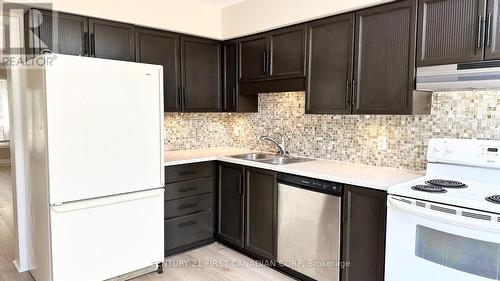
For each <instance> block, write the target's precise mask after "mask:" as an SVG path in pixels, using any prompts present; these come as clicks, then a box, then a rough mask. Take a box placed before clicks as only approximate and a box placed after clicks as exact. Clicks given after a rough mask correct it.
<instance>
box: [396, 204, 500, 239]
mask: <svg viewBox="0 0 500 281" xmlns="http://www.w3.org/2000/svg"><path fill="white" fill-rule="evenodd" d="M387 208H390V209H394V210H396V211H402V212H405V213H408V214H412V215H415V216H420V217H423V218H426V219H430V220H435V221H440V222H442V223H447V224H454V225H458V226H461V227H465V228H472V229H477V230H482V231H489V232H496V233H500V222H493V221H480V220H477V219H471V218H467V217H463V216H461V215H458V214H457V215H454V214H447V213H443V212H440V211H434V210H430V209H428V208H423V207H417V206H415V205H413V204H410V203H405V202H401V201H400V200H398V199H395V198H394V197H392V196H390V195H389V197H388V198H387ZM457 212H458V210H457Z"/></svg>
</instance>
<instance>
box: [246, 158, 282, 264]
mask: <svg viewBox="0 0 500 281" xmlns="http://www.w3.org/2000/svg"><path fill="white" fill-rule="evenodd" d="M245 175H246V177H245V182H246V188H245V248H246V249H247V250H248V251H250V252H252V253H254V254H256V255H258V256H259V257H262V258H265V259H270V260H274V259H276V258H277V236H276V235H277V217H278V211H277V210H278V209H277V207H278V183H277V173H276V172H273V171H268V170H261V169H255V168H246V171H245Z"/></svg>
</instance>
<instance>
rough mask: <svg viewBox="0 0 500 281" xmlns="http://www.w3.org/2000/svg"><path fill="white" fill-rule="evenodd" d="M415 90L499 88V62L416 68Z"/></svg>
mask: <svg viewBox="0 0 500 281" xmlns="http://www.w3.org/2000/svg"><path fill="white" fill-rule="evenodd" d="M416 82H417V90H420V91H451V90H469V89H493V88H495V89H498V88H500V61H489V62H473V63H463V64H447V65H437V66H425V67H418V68H417V81H416Z"/></svg>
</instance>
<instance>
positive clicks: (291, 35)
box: [268, 25, 306, 79]
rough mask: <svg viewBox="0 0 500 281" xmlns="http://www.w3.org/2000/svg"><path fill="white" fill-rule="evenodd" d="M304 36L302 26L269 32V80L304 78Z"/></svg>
mask: <svg viewBox="0 0 500 281" xmlns="http://www.w3.org/2000/svg"><path fill="white" fill-rule="evenodd" d="M305 35H306V32H305V26H304V25H298V26H292V27H289V28H282V29H278V30H276V31H271V32H269V34H268V40H269V51H268V52H269V62H268V64H269V67H268V68H269V78H271V79H275V78H276V79H279V78H290V77H302V76H304V73H305V53H306V52H305V49H306V48H305V46H306V44H305Z"/></svg>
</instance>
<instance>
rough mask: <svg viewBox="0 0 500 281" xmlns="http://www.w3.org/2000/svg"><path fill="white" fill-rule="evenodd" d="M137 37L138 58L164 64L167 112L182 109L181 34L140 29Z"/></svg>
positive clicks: (142, 60)
mask: <svg viewBox="0 0 500 281" xmlns="http://www.w3.org/2000/svg"><path fill="white" fill-rule="evenodd" d="M135 38H136V60H137V61H138V62H143V63H151V64H159V65H162V66H163V95H164V99H163V103H164V110H165V112H175V111H180V110H181V100H180V88H181V87H180V71H179V67H180V65H179V61H180V51H179V36H178V35H177V34H173V33H169V32H163V31H157V30H150V29H138V30H137V31H136V33H135Z"/></svg>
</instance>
